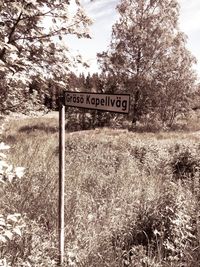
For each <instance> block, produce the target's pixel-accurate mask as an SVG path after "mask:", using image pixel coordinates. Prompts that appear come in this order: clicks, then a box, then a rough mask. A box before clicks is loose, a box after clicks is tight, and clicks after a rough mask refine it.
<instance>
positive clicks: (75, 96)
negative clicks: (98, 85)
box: [64, 91, 130, 113]
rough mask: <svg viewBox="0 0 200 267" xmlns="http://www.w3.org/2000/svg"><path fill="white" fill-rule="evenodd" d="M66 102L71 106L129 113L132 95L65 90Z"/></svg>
mask: <svg viewBox="0 0 200 267" xmlns="http://www.w3.org/2000/svg"><path fill="white" fill-rule="evenodd" d="M64 104H65V105H66V106H69V107H78V108H87V109H96V110H104V111H110V112H117V113H129V107H130V95H128V94H98V93H86V92H83V93H82V92H69V91H68V92H65V100H64Z"/></svg>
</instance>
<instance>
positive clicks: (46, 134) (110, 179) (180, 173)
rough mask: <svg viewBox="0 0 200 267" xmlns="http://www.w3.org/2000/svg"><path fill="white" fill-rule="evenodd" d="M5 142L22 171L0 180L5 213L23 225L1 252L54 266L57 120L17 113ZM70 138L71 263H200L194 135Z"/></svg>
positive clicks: (21, 262) (91, 266)
mask: <svg viewBox="0 0 200 267" xmlns="http://www.w3.org/2000/svg"><path fill="white" fill-rule="evenodd" d="M3 140H4V142H5V143H7V144H9V145H10V146H11V149H10V151H9V153H8V158H9V161H10V162H12V164H14V165H15V166H24V167H25V168H26V174H25V176H24V177H22V178H21V180H19V179H17V180H14V181H13V182H12V183H5V184H3V185H2V186H1V188H0V203H1V204H0V205H1V206H0V207H1V213H3V214H6V213H14V212H17V213H21V214H22V217H23V220H24V223H25V225H26V226H25V227H24V228H23V229H24V230H23V233H22V236H21V237H17V238H16V239H14V240H12V241H9V242H8V243H7V245H4V246H1V247H0V256H1V257H0V258H7V261H8V262H10V263H11V265H12V266H15V267H18V266H27V267H28V266H37V267H39V266H45V267H47V266H48V267H49V266H55V265H56V262H55V261H56V259H57V258H58V250H57V246H58V244H57V208H58V120H57V118H56V117H46V118H24V119H22V120H17V119H12V120H10V121H9V122H8V123H7V125H6V131H5V132H4V136H3ZM65 144H66V159H65V160H66V172H65V173H66V181H65V201H66V203H65V224H66V228H65V266H77V267H78V266H82V267H106V266H109V267H118V266H119V267H125V266H128V267H133V266H134V267H140V266H141V267H143V266H146V267H147V266H148V267H149V266H152V267H169V266H172V267H173V266H174V267H175V266H180V267H184V266H185V267H199V266H200V247H199V242H200V223H199V216H200V214H199V200H200V191H199V178H200V175H199V174H200V170H199V167H200V135H199V133H198V132H197V133H195V134H194V133H189V132H188V133H179V132H171V133H164V132H163V133H133V132H128V131H126V130H111V129H96V130H92V131H82V132H74V133H67V134H66V142H65Z"/></svg>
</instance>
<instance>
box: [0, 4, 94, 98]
mask: <svg viewBox="0 0 200 267" xmlns="http://www.w3.org/2000/svg"><path fill="white" fill-rule="evenodd" d="M71 2H72V1H69V0H68V1H64V0H52V1H48V0H32V1H30V0H4V1H1V2H0V10H1V12H0V21H1V22H0V27H1V31H0V80H1V85H2V84H3V86H1V88H0V89H1V91H4V94H3V95H4V98H8V95H9V94H19V91H20V90H21V88H22V86H21V84H24V85H25V88H27V85H28V84H29V83H30V82H31V80H32V77H33V76H34V77H37V75H39V76H38V77H40V79H45V78H52V79H53V80H54V82H56V83H58V84H59V85H60V86H62V87H63V86H65V82H67V73H68V72H69V70H70V68H71V67H72V65H73V64H75V63H76V62H75V61H74V60H73V59H72V58H71V56H70V54H69V50H68V47H67V46H66V40H63V38H64V37H65V36H67V35H69V34H74V35H76V36H77V37H78V38H81V37H89V34H88V26H89V25H90V24H91V21H90V19H89V18H88V17H87V16H86V15H85V13H84V11H83V9H82V8H81V6H80V3H79V1H78V0H77V1H75V2H76V11H75V12H74V11H73V10H74V6H75V3H74V4H73V3H72V4H73V8H71V6H72V5H71V4H70V3H71ZM77 61H78V62H80V57H79V58H77ZM17 88H18V89H17ZM23 90H24V89H23ZM3 101H5V99H2V98H1V99H0V102H3Z"/></svg>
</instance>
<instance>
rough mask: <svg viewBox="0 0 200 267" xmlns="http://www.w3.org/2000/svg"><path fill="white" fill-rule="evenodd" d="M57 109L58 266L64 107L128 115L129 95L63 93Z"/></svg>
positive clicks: (61, 234)
mask: <svg viewBox="0 0 200 267" xmlns="http://www.w3.org/2000/svg"><path fill="white" fill-rule="evenodd" d="M59 104H60V107H59V221H58V233H59V266H63V264H64V245H65V236H64V230H65V222H64V215H65V214H64V201H65V199H64V188H65V106H69V107H77V108H86V109H95V110H102V111H107V112H116V113H122V114H128V113H129V109H130V95H128V94H99V93H85V92H64V95H63V97H62V98H61V99H60V103H59Z"/></svg>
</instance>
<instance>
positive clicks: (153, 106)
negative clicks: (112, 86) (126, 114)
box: [98, 0, 195, 125]
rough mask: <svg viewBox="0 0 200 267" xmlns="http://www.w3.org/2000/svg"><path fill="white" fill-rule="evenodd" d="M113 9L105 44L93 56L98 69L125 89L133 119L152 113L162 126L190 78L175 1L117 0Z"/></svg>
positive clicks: (180, 102)
mask: <svg viewBox="0 0 200 267" xmlns="http://www.w3.org/2000/svg"><path fill="white" fill-rule="evenodd" d="M117 11H118V12H119V20H118V21H117V22H116V23H115V24H114V26H113V30H112V40H111V43H110V47H109V49H108V50H107V51H105V52H103V53H101V54H98V58H99V63H100V65H101V67H102V70H103V71H104V72H108V73H111V74H112V75H114V76H115V77H116V80H117V81H118V83H119V84H120V85H121V87H122V88H123V89H122V90H123V91H126V92H130V93H131V96H132V121H133V122H134V123H135V122H136V121H138V120H140V119H141V118H142V117H144V116H145V115H148V117H149V118H150V117H154V118H155V115H156V116H157V117H158V119H159V120H160V121H161V122H162V124H163V125H172V123H173V122H174V119H175V118H176V116H177V115H178V114H179V113H180V112H182V108H183V107H184V106H186V104H187V94H188V92H189V91H190V90H191V89H192V87H193V84H194V82H195V74H194V71H193V69H192V65H193V63H195V58H194V57H193V56H192V55H191V53H190V52H189V51H188V50H187V49H186V40H187V37H186V35H185V34H184V33H182V32H181V31H180V29H179V23H178V18H179V4H178V2H177V1H176V0H135V1H132V0H123V1H121V2H120V3H119V5H118V6H117Z"/></svg>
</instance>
